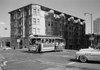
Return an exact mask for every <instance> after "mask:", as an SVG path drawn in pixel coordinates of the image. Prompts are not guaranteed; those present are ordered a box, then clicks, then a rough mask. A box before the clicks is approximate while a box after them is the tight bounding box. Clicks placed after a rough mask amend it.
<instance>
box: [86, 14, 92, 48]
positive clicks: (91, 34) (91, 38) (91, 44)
mask: <svg viewBox="0 0 100 70" xmlns="http://www.w3.org/2000/svg"><path fill="white" fill-rule="evenodd" d="M87 14H88V15H90V17H91V37H90V38H89V39H90V40H91V46H92V41H93V40H94V37H93V36H92V13H84V15H87Z"/></svg>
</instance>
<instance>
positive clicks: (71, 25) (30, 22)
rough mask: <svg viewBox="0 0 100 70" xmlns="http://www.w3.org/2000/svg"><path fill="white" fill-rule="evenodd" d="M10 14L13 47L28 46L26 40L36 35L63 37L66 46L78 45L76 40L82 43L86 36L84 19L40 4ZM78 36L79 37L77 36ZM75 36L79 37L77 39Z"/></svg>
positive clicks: (30, 5)
mask: <svg viewBox="0 0 100 70" xmlns="http://www.w3.org/2000/svg"><path fill="white" fill-rule="evenodd" d="M9 14H10V22H11V46H12V47H16V48H18V45H19V47H23V46H24V45H25V44H26V43H25V40H28V38H29V37H30V36H36V35H44V36H61V37H64V38H65V39H66V45H67V44H69V43H71V44H73V43H74V44H75V45H76V43H75V42H74V40H77V39H78V38H79V39H80V40H79V39H78V40H79V41H81V39H83V36H84V35H85V23H84V20H83V19H80V18H78V17H74V16H72V15H69V14H65V13H62V12H59V11H56V10H54V9H51V8H47V7H44V6H42V5H39V4H29V5H27V6H24V7H21V8H18V9H15V10H13V11H11V12H9ZM72 17H73V18H72ZM76 21H78V22H76ZM81 23H82V24H81ZM68 34H69V35H68ZM77 34H79V35H78V36H77ZM75 35H76V36H77V37H78V38H77V39H76V37H75ZM69 38H71V39H72V40H73V42H72V41H71V39H70V41H69ZM74 38H75V39H74ZM68 41H69V42H68ZM81 45H82V44H81ZM67 47H71V45H70V46H69V45H67V46H66V48H67ZM73 47H74V45H73ZM76 48H77V47H76Z"/></svg>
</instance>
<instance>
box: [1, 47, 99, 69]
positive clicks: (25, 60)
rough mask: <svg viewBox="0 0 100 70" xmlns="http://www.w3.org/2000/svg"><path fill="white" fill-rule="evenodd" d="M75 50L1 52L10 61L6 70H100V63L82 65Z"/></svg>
mask: <svg viewBox="0 0 100 70" xmlns="http://www.w3.org/2000/svg"><path fill="white" fill-rule="evenodd" d="M75 52H76V51H75V50H64V51H60V52H44V53H35V52H28V51H27V49H16V50H1V49H0V54H2V55H3V56H4V57H5V58H6V60H7V61H8V63H7V66H6V70H100V62H92V61H90V62H87V63H81V62H78V61H76V60H75Z"/></svg>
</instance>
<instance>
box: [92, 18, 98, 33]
mask: <svg viewBox="0 0 100 70" xmlns="http://www.w3.org/2000/svg"><path fill="white" fill-rule="evenodd" d="M93 33H94V34H100V18H97V19H96V20H94V21H93Z"/></svg>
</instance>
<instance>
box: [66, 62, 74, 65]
mask: <svg viewBox="0 0 100 70" xmlns="http://www.w3.org/2000/svg"><path fill="white" fill-rule="evenodd" d="M75 63H76V62H69V63H68V64H67V65H72V64H75Z"/></svg>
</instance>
